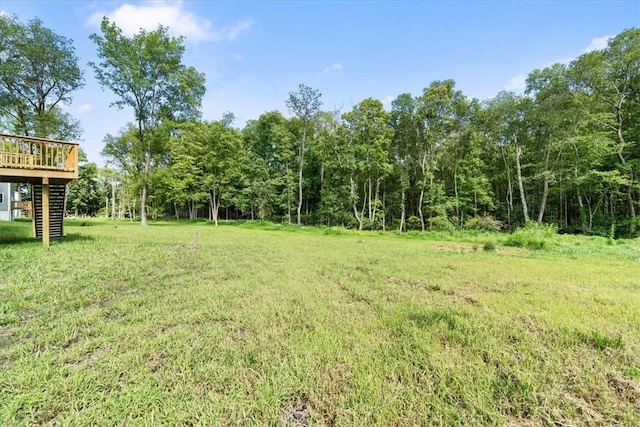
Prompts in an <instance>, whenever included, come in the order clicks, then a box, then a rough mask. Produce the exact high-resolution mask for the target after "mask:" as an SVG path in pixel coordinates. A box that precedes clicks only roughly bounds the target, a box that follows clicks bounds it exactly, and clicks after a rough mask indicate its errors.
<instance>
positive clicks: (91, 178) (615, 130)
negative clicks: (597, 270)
mask: <svg viewBox="0 0 640 427" xmlns="http://www.w3.org/2000/svg"><path fill="white" fill-rule="evenodd" d="M1 19H2V21H3V25H4V26H5V27H7V26H8V25H18V26H21V24H20V23H18V22H17V21H16V20H15V19H11V18H7V17H2V18H1ZM2 28H4V27H2ZM2 28H0V30H1V29H2ZM22 28H23V30H24V31H27V30H28V29H29V28H32V30H30V31H35V30H34V28H35V29H38V31H44V29H42V28H41V24H40V23H39V21H32V22H31V23H29V24H27V25H22ZM25 34H26V33H25ZM91 39H92V40H93V41H94V42H95V43H96V45H97V48H98V56H99V58H100V63H97V64H90V65H91V66H92V68H93V69H94V71H95V74H96V78H97V79H98V81H99V82H100V83H101V84H102V85H103V87H105V88H107V89H109V90H111V91H112V92H113V93H114V94H115V95H116V96H117V98H118V101H117V102H116V103H115V106H117V107H119V108H123V107H127V108H132V109H133V112H134V117H133V118H134V120H133V121H132V123H130V124H127V125H126V126H125V127H123V129H122V130H121V131H120V133H119V134H117V135H107V136H106V137H105V147H104V150H103V155H104V156H105V158H106V159H108V161H109V164H110V165H111V166H113V167H115V169H110V168H104V169H100V168H97V167H95V165H91V164H87V165H86V166H85V167H84V169H83V171H82V172H81V177H80V179H79V180H78V182H76V183H75V184H74V185H73V186H72V187H71V188H70V196H69V197H68V211H69V212H70V213H76V214H79V215H83V214H84V215H98V214H101V215H105V216H111V217H119V218H125V217H127V218H132V219H134V218H141V219H142V222H143V224H144V222H145V221H146V216H147V214H148V215H150V216H151V217H153V218H158V217H175V218H178V219H179V218H191V219H196V218H201V217H205V218H208V219H210V220H212V221H214V222H216V223H217V221H218V220H219V219H221V218H222V219H260V220H270V221H283V222H290V223H298V224H323V225H341V226H347V227H353V228H357V229H361V230H365V229H366V230H370V229H373V230H382V229H385V230H391V229H395V230H400V231H406V230H432V229H439V230H442V229H455V228H461V227H467V228H485V229H512V228H515V227H519V226H521V225H523V224H525V223H526V222H527V221H535V222H538V223H548V224H555V225H557V226H558V227H559V228H560V229H561V230H564V231H566V232H581V233H589V234H592V233H593V234H607V235H610V234H611V233H613V232H615V233H616V234H617V235H635V234H636V232H637V228H638V227H637V226H638V222H639V221H638V218H637V210H638V208H639V207H640V205H639V200H640V185H639V183H638V181H639V180H640V178H639V175H640V146H639V145H638V138H639V137H640V122H639V121H638V120H637V117H638V116H639V113H640V30H638V29H635V28H634V29H629V30H626V31H624V32H622V33H621V34H619V35H617V36H616V37H614V38H612V39H610V40H609V42H608V45H607V47H606V48H605V49H602V50H596V51H592V52H588V53H585V54H583V55H581V56H579V57H578V58H576V59H575V60H574V61H572V62H571V63H569V64H562V63H557V64H554V65H552V66H549V67H547V68H544V69H538V70H534V71H532V72H531V73H530V74H529V75H528V77H527V80H526V89H525V92H524V93H523V94H516V93H512V92H501V93H499V94H498V95H497V96H496V97H494V98H492V99H488V100H484V101H480V100H477V99H471V98H469V97H467V96H466V95H465V94H463V93H462V92H461V91H460V90H458V89H456V85H455V82H454V81H453V80H445V81H435V82H432V83H431V84H429V86H428V87H426V88H425V89H424V90H423V91H422V93H419V94H409V93H403V94H400V95H398V96H397V97H396V99H395V100H394V101H393V102H392V104H391V107H390V108H388V109H385V108H384V106H383V104H382V102H381V101H380V100H376V99H372V98H368V99H365V100H362V101H361V102H360V103H358V104H357V105H355V106H354V107H353V108H352V109H351V110H350V111H323V110H322V101H321V98H322V96H321V93H320V91H319V90H317V89H312V88H310V87H308V86H305V85H299V86H298V88H297V89H296V90H293V91H291V92H290V94H289V97H288V98H287V99H286V105H287V108H288V111H287V113H289V116H285V115H284V114H283V113H282V112H280V111H269V112H265V113H264V114H262V115H261V116H260V117H258V118H256V119H254V120H250V121H248V122H247V123H246V124H245V125H244V127H243V128H241V129H239V128H236V127H234V126H233V123H234V117H233V114H231V113H228V114H226V115H225V116H224V117H223V118H222V119H221V120H218V121H203V120H201V119H200V101H201V99H202V96H203V95H204V76H203V75H202V74H200V73H198V72H197V71H196V70H195V69H193V68H192V67H186V66H184V65H183V64H182V53H183V52H184V44H183V42H184V40H183V39H181V38H173V37H170V36H169V35H168V32H167V29H166V28H164V27H159V28H158V29H157V30H155V31H151V32H146V31H142V32H140V33H139V34H137V35H135V36H133V37H130V38H129V37H126V36H124V35H123V34H122V32H121V31H120V30H119V29H118V28H117V27H116V26H115V25H114V24H113V23H111V22H109V21H108V20H107V19H105V20H104V21H103V23H102V26H101V34H94V35H92V36H91ZM54 40H57V43H58V44H59V45H61V46H62V49H63V50H65V48H66V50H67V51H68V52H70V53H71V56H70V58H73V49H72V46H71V45H70V44H69V41H68V40H66V39H64V38H59V37H58V38H57V39H56V38H55V37H54ZM5 44H6V43H5ZM1 49H3V47H2V46H0V50H1ZM158 58H161V60H159V59H158ZM3 64H4V63H3ZM10 66H12V67H14V68H15V67H18V65H15V64H14V65H11V64H9V65H6V64H5V65H3V67H4V68H2V69H0V72H1V74H0V78H2V83H3V85H4V86H2V88H1V90H2V92H0V95H1V96H2V97H3V98H2V103H0V107H2V108H3V110H2V111H3V114H2V118H3V123H4V124H5V125H6V124H12V125H13V127H10V129H13V130H15V131H19V130H21V129H23V128H24V130H25V131H24V132H25V133H26V132H33V131H32V129H36V128H38V129H44V128H42V127H38V126H39V125H38V126H36V125H32V127H31V128H29V127H28V126H27V125H28V123H27V122H25V121H22V122H21V121H20V120H19V118H20V117H21V114H22V115H24V114H23V113H21V112H20V111H21V110H20V108H22V106H27V105H28V103H25V102H22V101H20V102H18V103H17V104H16V105H17V106H18V107H20V108H18V107H16V106H14V107H11V105H13V104H12V103H11V99H9V98H8V97H9V96H11V90H13V89H12V88H13V87H15V82H14V81H15V80H16V79H17V78H16V77H15V76H14V75H12V74H11V73H12V71H11V70H13V69H14V68H11V67H10ZM72 75H74V76H76V78H75V80H73V81H72V82H71V83H72V84H71V83H70V85H69V86H68V87H69V90H71V89H73V88H74V87H77V86H79V85H81V84H82V76H81V74H78V73H75V71H74V74H72ZM12 85H13V86H12ZM74 85H75V86H74ZM33 97H34V99H38V98H37V94H34V95H33ZM66 97H68V94H67V92H64V93H62V92H61V95H60V97H59V100H58V101H56V100H53V102H50V103H49V104H48V105H49V110H48V111H49V112H50V113H51V114H52V117H56V116H55V114H57V113H56V111H57V110H56V103H57V102H59V101H64V100H66V99H67V98H66ZM14 101H15V100H14ZM16 102H17V101H16ZM36 104H37V103H36ZM45 104H46V103H45ZM31 105H35V104H33V103H31ZM38 105H39V104H38ZM24 111H27V112H28V113H29V114H30V116H29V117H35V116H37V113H38V111H40V110H38V109H37V108H35V109H34V108H31V110H29V109H28V108H27V109H25V110H24ZM25 117H26V116H25ZM32 121H33V122H34V123H36V121H34V120H32ZM5 127H6V126H5ZM36 133H37V132H36ZM45 133H46V132H45ZM53 134H54V133H53V132H49V133H48V134H47V135H53Z"/></svg>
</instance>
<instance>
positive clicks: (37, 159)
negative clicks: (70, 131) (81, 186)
mask: <svg viewBox="0 0 640 427" xmlns="http://www.w3.org/2000/svg"><path fill="white" fill-rule="evenodd" d="M77 167H78V144H76V143H73V142H65V141H56V140H52V139H44V138H35V137H31V136H18V135H9V134H3V133H0V168H16V169H45V170H54V171H63V172H76V169H77Z"/></svg>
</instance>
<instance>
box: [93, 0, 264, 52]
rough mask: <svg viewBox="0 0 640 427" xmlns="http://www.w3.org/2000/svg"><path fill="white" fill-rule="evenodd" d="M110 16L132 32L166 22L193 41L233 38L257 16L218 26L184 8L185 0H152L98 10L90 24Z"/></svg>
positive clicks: (129, 32)
mask: <svg viewBox="0 0 640 427" xmlns="http://www.w3.org/2000/svg"><path fill="white" fill-rule="evenodd" d="M104 16H106V17H107V18H109V20H111V21H112V22H115V24H116V25H117V26H118V27H120V28H121V29H122V31H123V33H124V34H126V35H127V36H131V35H133V34H136V33H137V32H139V31H140V29H141V28H142V29H145V30H147V31H153V30H155V29H156V28H157V27H158V24H162V25H164V26H166V27H168V28H169V32H170V33H171V34H172V35H174V36H177V35H181V36H185V37H187V38H188V39H189V40H190V41H196V42H198V41H223V40H233V39H235V38H236V37H238V36H239V35H240V34H242V33H244V32H246V31H249V29H250V28H251V26H252V25H253V20H251V19H244V20H241V21H238V22H236V23H235V24H233V25H231V26H228V27H220V28H214V27H213V25H212V24H211V21H209V20H207V19H204V18H200V17H198V16H196V15H195V14H194V13H192V12H189V11H187V10H186V9H185V8H184V3H183V2H182V1H176V2H168V1H162V0H160V1H151V2H143V3H141V4H123V5H121V6H119V7H118V8H116V9H114V10H112V11H111V12H106V11H98V12H95V13H93V14H91V16H90V17H89V19H88V21H87V22H88V24H89V25H91V26H94V27H99V26H100V22H101V21H102V18H103V17H104Z"/></svg>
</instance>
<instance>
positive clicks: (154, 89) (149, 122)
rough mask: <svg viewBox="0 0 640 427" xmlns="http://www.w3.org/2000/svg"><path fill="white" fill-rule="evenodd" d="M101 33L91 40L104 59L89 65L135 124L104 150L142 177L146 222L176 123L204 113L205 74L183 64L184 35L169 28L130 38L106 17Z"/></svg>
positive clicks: (110, 138)
mask: <svg viewBox="0 0 640 427" xmlns="http://www.w3.org/2000/svg"><path fill="white" fill-rule="evenodd" d="M100 31H101V33H102V34H101V35H98V34H92V35H91V36H90V38H91V40H92V41H93V42H94V43H95V44H96V46H97V48H98V57H99V58H100V61H101V62H100V63H94V62H90V63H89V65H90V66H91V67H92V68H93V70H94V72H95V75H96V79H97V80H98V82H99V83H100V84H101V85H102V86H103V87H106V88H108V89H110V90H111V91H112V92H113V93H114V94H115V95H116V97H117V100H116V101H115V102H114V103H113V104H112V105H114V106H116V107H118V108H124V107H131V108H132V109H133V113H134V117H135V122H136V123H135V125H129V127H128V128H127V129H126V130H124V131H123V132H122V133H121V135H120V136H119V137H113V136H111V135H108V136H107V137H106V138H105V142H106V144H105V151H104V153H105V155H106V156H107V157H108V158H109V159H110V160H111V161H114V162H115V163H116V164H118V165H119V166H120V167H123V168H126V169H127V171H128V172H129V173H132V174H135V176H136V178H138V179H139V180H140V182H141V184H142V185H141V194H140V216H141V220H142V224H143V225H145V224H146V221H147V214H146V209H147V195H148V194H147V193H148V192H149V187H150V184H151V183H150V179H151V175H152V169H153V168H155V167H158V166H159V165H161V163H162V160H164V155H165V154H166V152H167V143H168V140H169V133H170V130H171V128H172V127H173V124H174V123H175V122H180V121H185V120H189V119H194V118H197V117H198V116H199V115H200V104H201V100H202V97H203V96H204V92H205V86H204V75H203V74H201V73H198V72H197V71H196V69H195V68H193V67H186V66H185V65H184V64H182V55H183V53H184V39H183V38H181V37H179V38H174V37H170V36H169V34H168V29H167V28H166V27H163V26H161V25H160V26H158V28H157V29H156V30H154V31H151V32H147V31H145V30H140V32H139V33H138V34H135V35H134V36H133V37H127V36H125V35H124V33H123V32H122V30H121V29H120V28H118V27H117V26H116V25H115V23H112V22H109V19H108V18H106V17H105V18H104V19H103V20H102V23H101V25H100Z"/></svg>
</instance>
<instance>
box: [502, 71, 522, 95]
mask: <svg viewBox="0 0 640 427" xmlns="http://www.w3.org/2000/svg"><path fill="white" fill-rule="evenodd" d="M526 84H527V75H526V74H518V75H517V76H513V77H511V78H510V79H509V81H508V82H507V84H506V85H504V87H503V88H502V89H504V90H509V91H514V92H521V91H523V90H524V88H525V87H526Z"/></svg>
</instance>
